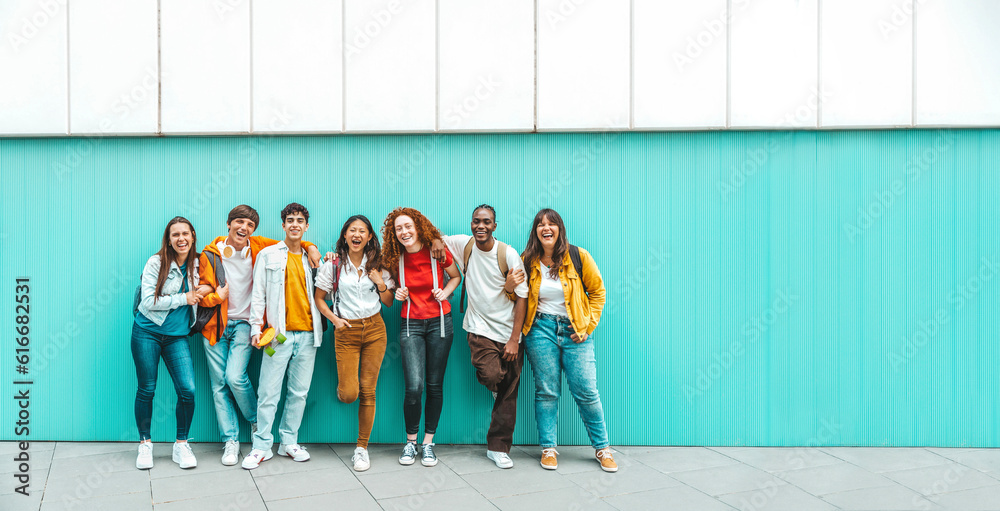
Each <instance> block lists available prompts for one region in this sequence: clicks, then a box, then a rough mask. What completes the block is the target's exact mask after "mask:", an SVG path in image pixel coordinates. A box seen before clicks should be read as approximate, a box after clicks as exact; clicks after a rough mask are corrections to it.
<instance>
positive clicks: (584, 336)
mask: <svg viewBox="0 0 1000 511" xmlns="http://www.w3.org/2000/svg"><path fill="white" fill-rule="evenodd" d="M569 338H570V339H573V342H575V343H577V344H580V343H581V342H583V341H586V340H587V334H583V333H580V332H576V333H574V334H573V335H571V336H569Z"/></svg>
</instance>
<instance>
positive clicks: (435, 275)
mask: <svg viewBox="0 0 1000 511" xmlns="http://www.w3.org/2000/svg"><path fill="white" fill-rule="evenodd" d="M437 266H438V262H437V260H435V259H434V258H433V257H432V258H431V275H433V279H434V289H440V287H439V286H438V272H437ZM438 310H439V311H441V337H444V304H443V303H441V302H438Z"/></svg>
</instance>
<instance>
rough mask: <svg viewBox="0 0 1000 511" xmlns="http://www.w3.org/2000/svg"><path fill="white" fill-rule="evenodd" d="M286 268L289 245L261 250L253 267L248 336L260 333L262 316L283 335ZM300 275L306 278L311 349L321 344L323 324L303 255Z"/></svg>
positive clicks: (281, 243) (280, 244)
mask: <svg viewBox="0 0 1000 511" xmlns="http://www.w3.org/2000/svg"><path fill="white" fill-rule="evenodd" d="M286 264H288V245H285V242H284V241H279V242H278V244H277V245H271V246H270V247H267V248H265V249H264V250H261V251H260V253H259V254H257V262H255V263H254V265H253V293H252V294H251V296H250V336H254V335H257V334H259V333H260V332H261V329H262V326H263V323H264V312H267V322H268V323H269V324H270V325H271V326H273V327H274V329H275V331H277V332H278V333H280V334H284V333H285V265H286ZM302 271H303V273H304V274H305V276H306V294H307V295H308V297H309V310H310V311H312V323H313V346H316V347H317V348H318V347H319V346H320V345H321V344H323V324H322V323H320V321H322V316H321V315H320V312H319V309H318V308H316V299H315V297H314V296H313V295H314V293H315V292H316V289H315V288H314V287H313V279H312V268H311V267H310V266H309V258H308V256H306V254H305V251H303V253H302Z"/></svg>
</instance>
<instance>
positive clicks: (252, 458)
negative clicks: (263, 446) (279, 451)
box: [243, 449, 274, 470]
mask: <svg viewBox="0 0 1000 511" xmlns="http://www.w3.org/2000/svg"><path fill="white" fill-rule="evenodd" d="M272 456H274V453H273V452H271V450H270V449H268V450H267V451H266V452H265V451H262V450H260V449H251V450H250V454H247V457H246V458H243V468H245V469H247V470H253V469H255V468H257V467H259V466H260V463H261V462H262V461H267V460H269V459H271V457H272Z"/></svg>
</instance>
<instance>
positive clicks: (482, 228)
mask: <svg viewBox="0 0 1000 511" xmlns="http://www.w3.org/2000/svg"><path fill="white" fill-rule="evenodd" d="M496 228H497V223H496V212H495V211H494V210H493V208H492V207H491V206H489V205H486V204H482V205H480V206H478V207H477V208H476V209H475V210H473V212H472V236H468V235H465V234H458V235H454V236H445V237H444V244H445V246H446V247H447V248H448V250H450V251H451V253H452V254H453V255H454V257H455V261H456V262H457V263H458V265H459V269H460V270H461V271H462V273H463V274H464V275H465V282H463V283H462V285H463V286H464V289H463V297H464V296H465V295H468V310H467V311H465V321H464V322H463V324H462V326H463V328H464V329H465V331H466V332H468V341H469V350H470V351H471V352H472V365H473V366H475V368H476V378H477V379H478V380H479V383H482V384H483V386H485V387H486V388H487V389H489V390H490V391H491V392H493V394H494V396H495V398H496V401H495V402H494V404H493V414H492V416H491V418H490V429H489V431H488V432H487V433H486V442H487V451H486V456H487V457H488V458H489V459H491V460H493V461H494V462H495V463H496V465H497V466H498V467H500V468H511V467H513V466H514V462H513V461H511V459H510V447H511V444H512V443H513V437H514V423H515V421H516V419H517V389H518V386H519V385H520V382H521V367H522V363H523V360H524V356H523V355H522V351H521V350H520V349H519V348H520V341H521V326H522V324H523V323H524V314H525V311H526V309H527V297H528V286H527V284H525V283H524V280H523V275H524V263H523V262H521V257H520V256H519V255H518V253H517V250H515V249H514V248H513V247H511V246H509V245H506V244H504V243H501V242H500V241H497V240H496V239H495V238H494V237H493V232H494V231H495V230H496ZM501 249H502V250H503V253H499V250H501ZM501 261H502V262H501ZM501 265H502V266H505V268H501ZM504 270H506V272H505V271H504ZM518 277H519V278H520V283H517V280H518Z"/></svg>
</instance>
